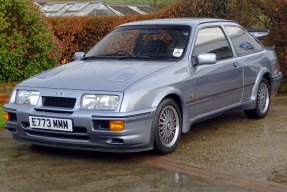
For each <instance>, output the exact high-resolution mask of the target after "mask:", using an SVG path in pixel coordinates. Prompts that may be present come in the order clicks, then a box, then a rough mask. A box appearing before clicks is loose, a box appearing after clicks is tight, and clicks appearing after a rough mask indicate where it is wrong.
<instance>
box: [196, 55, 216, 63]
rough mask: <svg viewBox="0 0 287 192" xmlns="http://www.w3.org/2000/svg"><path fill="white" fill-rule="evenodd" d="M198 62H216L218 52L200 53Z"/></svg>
mask: <svg viewBox="0 0 287 192" xmlns="http://www.w3.org/2000/svg"><path fill="white" fill-rule="evenodd" d="M197 62H198V65H205V64H215V63H216V54H215V53H200V54H199V55H198V56H197Z"/></svg>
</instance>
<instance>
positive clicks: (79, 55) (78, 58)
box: [74, 52, 85, 61]
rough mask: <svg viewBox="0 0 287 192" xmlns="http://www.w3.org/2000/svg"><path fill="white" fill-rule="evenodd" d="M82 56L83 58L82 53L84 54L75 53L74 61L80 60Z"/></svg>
mask: <svg viewBox="0 0 287 192" xmlns="http://www.w3.org/2000/svg"><path fill="white" fill-rule="evenodd" d="M84 56H85V53H84V52H76V53H75V54H74V60H75V61H77V60H80V59H82V58H83V57H84Z"/></svg>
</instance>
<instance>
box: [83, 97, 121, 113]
mask: <svg viewBox="0 0 287 192" xmlns="http://www.w3.org/2000/svg"><path fill="white" fill-rule="evenodd" d="M118 104H119V96H117V95H83V96H82V100H81V108H82V109H94V110H107V111H115V110H116V109H117V107H118Z"/></svg>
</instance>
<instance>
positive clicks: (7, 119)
mask: <svg viewBox="0 0 287 192" xmlns="http://www.w3.org/2000/svg"><path fill="white" fill-rule="evenodd" d="M4 119H5V121H9V113H8V112H7V111H4Z"/></svg>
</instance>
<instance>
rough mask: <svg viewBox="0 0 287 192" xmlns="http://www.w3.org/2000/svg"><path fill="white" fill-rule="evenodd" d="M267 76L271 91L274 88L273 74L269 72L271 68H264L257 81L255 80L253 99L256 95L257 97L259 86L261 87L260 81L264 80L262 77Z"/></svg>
mask: <svg viewBox="0 0 287 192" xmlns="http://www.w3.org/2000/svg"><path fill="white" fill-rule="evenodd" d="M263 78H265V79H266V80H267V82H268V83H269V85H270V90H269V91H271V90H272V89H271V88H272V77H271V74H270V72H269V70H268V69H267V68H264V69H262V70H261V71H260V72H259V74H258V76H257V78H256V81H255V85H254V87H253V91H252V100H255V99H256V97H257V91H258V88H259V85H260V82H261V81H262V79H263Z"/></svg>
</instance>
